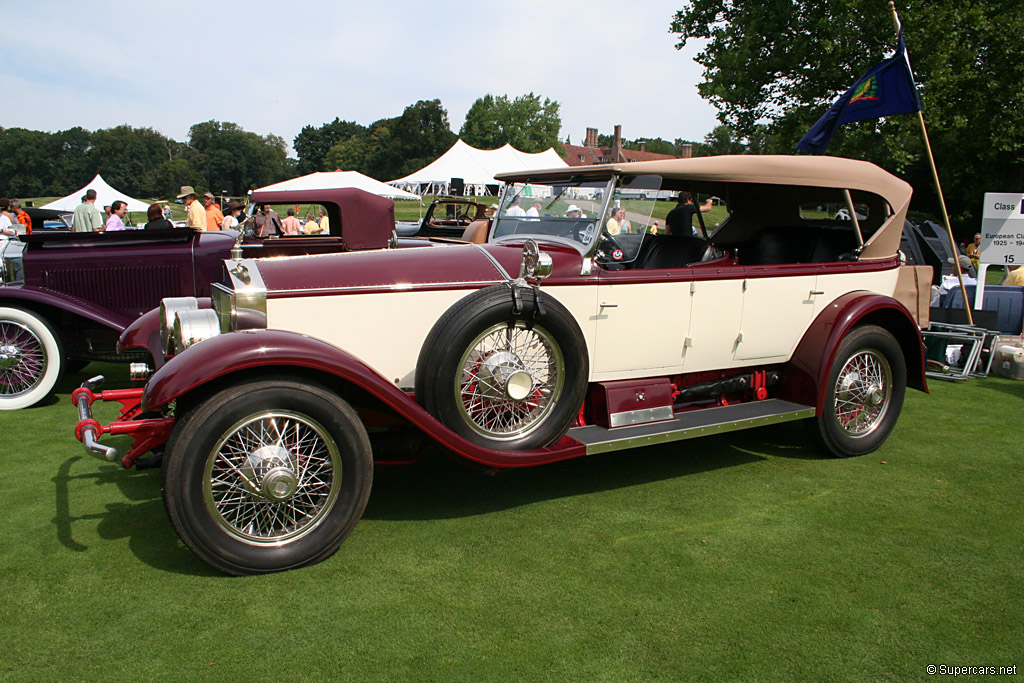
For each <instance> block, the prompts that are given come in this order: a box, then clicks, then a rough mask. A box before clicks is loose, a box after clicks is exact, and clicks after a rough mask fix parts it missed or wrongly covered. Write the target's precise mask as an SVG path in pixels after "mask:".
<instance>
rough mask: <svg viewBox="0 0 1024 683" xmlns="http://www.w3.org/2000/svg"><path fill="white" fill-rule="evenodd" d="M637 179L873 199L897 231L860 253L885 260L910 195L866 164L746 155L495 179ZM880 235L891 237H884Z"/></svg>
mask: <svg viewBox="0 0 1024 683" xmlns="http://www.w3.org/2000/svg"><path fill="white" fill-rule="evenodd" d="M641 175H656V176H660V177H662V178H663V179H664V180H665V182H664V184H663V185H662V189H687V188H688V187H689V186H691V185H692V186H701V185H709V184H723V183H724V184H756V185H787V186H790V187H795V186H803V187H821V188H835V189H838V190H850V191H853V192H856V191H862V192H869V193H872V194H875V195H878V196H880V197H882V198H883V199H885V200H886V201H887V202H888V203H889V206H890V207H892V211H893V213H892V215H891V216H889V218H888V220H886V221H885V225H884V226H882V227H883V228H890V227H892V226H894V225H898V226H899V228H897V229H895V230H888V229H880V230H879V231H878V233H876V234H875V235H874V237H873V238H872V239H871V240H869V246H870V245H873V246H874V248H873V249H872V248H868V249H866V250H865V254H864V256H866V257H868V258H871V257H875V258H878V257H882V256H888V255H891V254H893V253H895V252H896V249H898V248H899V233H900V231H901V230H902V228H903V221H904V219H905V218H906V214H907V208H908V207H909V205H910V197H911V195H912V194H913V189H912V188H911V186H910V185H909V184H908V183H906V182H904V181H903V180H900V179H899V178H897V177H896V176H894V175H892V174H891V173H888V172H887V171H884V170H882V169H881V168H879V167H878V166H876V165H874V164H872V163H870V162H867V161H858V160H856V159H844V158H841V157H830V156H809V155H808V156H786V155H756V154H749V155H727V156H711V157H693V158H690V159H667V160H664V161H638V162H635V163H621V164H599V165H595V166H572V167H569V168H556V169H545V170H537V171H520V172H515V173H502V174H499V175H497V176H495V178H496V179H498V180H501V181H503V182H520V183H530V182H532V183H538V184H542V183H550V182H555V181H559V180H564V181H567V180H570V179H573V180H576V181H579V180H583V179H586V178H595V179H598V178H608V177H609V176H641ZM673 186H677V187H673ZM883 233H892V235H891V236H889V235H886V236H885V237H884V238H883V236H882V235H883Z"/></svg>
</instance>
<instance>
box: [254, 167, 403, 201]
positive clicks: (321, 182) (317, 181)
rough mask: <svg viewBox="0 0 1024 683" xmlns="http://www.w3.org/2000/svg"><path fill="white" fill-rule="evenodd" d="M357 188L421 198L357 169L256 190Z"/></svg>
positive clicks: (313, 175)
mask: <svg viewBox="0 0 1024 683" xmlns="http://www.w3.org/2000/svg"><path fill="white" fill-rule="evenodd" d="M345 188H355V189H357V190H363V191H364V192H369V193H371V194H375V195H378V196H380V197H387V198H388V199H419V198H420V196H419V195H418V194H413V193H411V192H406V191H405V190H399V189H398V188H397V187H391V186H390V185H385V184H384V183H382V182H380V181H379V180H374V179H373V178H371V177H369V176H365V175H363V174H362V173H359V172H357V171H319V172H317V173H310V174H309V175H304V176H299V177H298V178H292V179H291V180H284V181H281V182H280V183H275V184H273V185H267V186H266V187H261V188H260V189H259V190H254V192H268V191H269V192H275V191H279V190H340V189H345Z"/></svg>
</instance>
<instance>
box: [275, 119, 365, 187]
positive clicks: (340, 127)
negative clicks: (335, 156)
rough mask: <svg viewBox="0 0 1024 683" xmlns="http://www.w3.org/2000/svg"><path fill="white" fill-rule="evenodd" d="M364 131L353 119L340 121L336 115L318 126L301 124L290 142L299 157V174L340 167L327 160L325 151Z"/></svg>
mask: <svg viewBox="0 0 1024 683" xmlns="http://www.w3.org/2000/svg"><path fill="white" fill-rule="evenodd" d="M366 133H367V129H366V127H365V126H361V125H359V124H358V123H356V122H355V121H342V120H341V119H339V118H337V117H335V119H334V120H333V121H331V122H330V123H325V124H323V125H322V126H320V127H319V128H314V127H313V126H303V128H302V130H301V131H299V134H298V135H296V136H295V140H294V141H293V142H292V145H293V146H294V147H295V153H296V154H297V155H298V157H299V165H298V172H299V174H300V175H306V174H308V173H315V172H316V171H331V170H334V169H335V168H340V167H339V166H335V165H333V164H330V163H328V162H327V153H328V152H329V151H330V149H331V148H332V147H333V146H334V145H336V144H338V143H339V142H342V141H345V140H351V139H353V138H357V137H363V136H365V135H366ZM345 170H348V169H345Z"/></svg>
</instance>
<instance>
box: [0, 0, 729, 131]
mask: <svg viewBox="0 0 1024 683" xmlns="http://www.w3.org/2000/svg"><path fill="white" fill-rule="evenodd" d="M682 5H683V0H637V1H636V2H633V3H625V2H621V0H618V1H613V0H547V1H539V0H518V1H517V2H512V3H497V2H486V1H478V2H455V1H454V0H434V1H433V2H419V1H414V0H380V1H378V2H365V1H364V2H349V1H348V0H335V1H334V2H327V1H320V0H315V1H307V0H292V1H291V2H287V1H284V2H282V1H278V2H265V1H264V0H249V1H248V2H239V1H236V0H222V1H218V2H207V3H201V2H193V1H192V0H185V1H183V2H162V1H159V0H157V1H152V2H146V1H145V0H143V1H141V2H140V1H139V0H130V1H129V0H90V2H88V3H82V2H81V1H80V0H77V1H75V2H64V1H55V0H40V1H38V2H16V1H15V0H2V1H0V6H2V7H3V9H4V11H3V15H4V23H5V25H6V26H7V27H8V31H12V32H13V34H16V35H18V36H19V37H20V40H19V41H18V44H17V48H16V49H15V48H10V49H5V50H3V51H0V90H2V92H5V93H7V98H6V99H7V102H8V104H7V105H5V106H4V107H2V108H0V126H3V127H8V128H9V127H22V128H30V129H34V130H44V131H58V130H65V129H67V128H71V127H74V126H81V127H83V128H86V129H88V130H96V129H99V128H110V127H112V126H116V125H119V124H123V123H127V124H129V125H131V126H135V127H151V128H154V129H156V130H158V131H160V132H161V133H163V134H164V135H167V136H168V137H171V138H173V139H175V140H179V141H186V140H187V139H188V129H189V127H190V126H191V125H192V124H194V123H199V122H202V121H208V120H211V119H214V120H218V121H231V122H234V123H237V124H239V125H240V126H242V127H243V128H244V129H246V130H248V131H252V132H256V133H259V134H261V135H266V134H269V133H273V134H275V135H279V136H281V137H282V138H284V139H285V141H286V142H287V143H288V144H289V150H290V149H291V148H290V145H291V143H292V140H293V139H294V138H295V135H296V134H298V132H299V131H300V130H301V129H302V127H303V126H305V125H313V126H320V125H322V124H323V123H326V122H329V121H333V120H334V118H335V117H338V118H341V119H342V120H349V121H356V122H358V123H361V124H363V125H368V124H370V123H372V122H373V121H375V120H377V119H380V118H388V117H393V116H399V115H401V113H402V111H403V110H404V109H405V107H406V106H408V105H410V104H413V103H415V102H416V101H417V100H429V99H435V98H436V99H440V100H441V103H442V104H443V105H444V107H445V108H446V109H447V110H448V118H449V121H450V123H451V127H452V130H453V131H454V132H456V133H458V131H459V128H460V127H461V126H462V123H463V120H464V118H465V115H466V112H467V111H468V110H469V108H470V106H471V105H472V104H473V102H474V101H475V100H476V99H477V98H479V97H482V96H483V95H485V94H487V93H491V94H493V95H508V96H509V97H510V98H513V97H516V96H518V95H523V94H526V93H529V92H533V93H534V94H537V95H540V96H541V97H547V98H551V99H552V100H556V101H557V102H559V103H560V105H561V116H562V132H561V139H562V140H565V137H566V136H567V135H568V136H570V137H571V140H572V142H574V143H576V144H579V143H580V142H581V141H582V139H583V136H584V133H585V131H586V128H587V127H595V128H598V130H599V131H600V132H601V133H606V134H611V133H612V129H613V126H615V125H616V124H621V125H622V134H623V136H624V137H625V138H628V139H635V138H637V137H652V138H653V137H661V138H664V139H666V140H674V139H676V138H683V139H687V140H702V139H703V138H704V136H705V135H706V134H707V133H709V132H710V131H711V129H712V128H714V126H715V125H716V120H715V109H714V108H713V107H712V106H711V105H710V104H708V103H707V102H706V101H704V100H702V99H701V98H700V96H699V95H698V94H697V88H696V85H697V83H698V82H699V81H700V80H701V67H700V66H699V65H697V64H696V63H695V62H694V61H693V56H694V54H696V52H697V49H698V48H699V47H700V45H693V46H691V45H688V46H687V47H686V49H685V50H682V51H680V50H676V49H675V47H674V45H675V43H676V42H677V37H676V36H675V35H673V34H671V33H669V32H668V27H669V24H670V23H671V21H672V17H673V15H674V13H675V11H676V10H678V9H679V8H680V7H682ZM12 103H17V106H11V104H12Z"/></svg>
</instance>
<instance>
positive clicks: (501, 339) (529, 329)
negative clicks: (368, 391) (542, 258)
mask: <svg viewBox="0 0 1024 683" xmlns="http://www.w3.org/2000/svg"><path fill="white" fill-rule="evenodd" d="M532 296H533V294H532V293H529V292H525V291H524V292H523V293H522V297H523V298H524V299H527V300H530V301H531V305H532ZM538 296H540V297H541V301H542V306H543V311H544V313H543V315H541V316H540V317H539V319H533V318H532V317H530V318H529V319H528V320H527V319H517V320H515V321H514V323H513V324H512V326H511V327H510V326H509V320H510V318H511V317H512V313H511V311H512V293H511V292H510V290H509V288H508V287H507V286H504V285H499V286H496V287H488V288H487V289H482V290H479V291H477V292H474V293H473V294H470V295H468V296H466V297H465V298H463V299H462V300H461V301H459V302H457V303H456V304H455V305H454V306H452V307H451V308H450V309H449V310H448V311H447V312H446V313H445V314H444V315H443V316H441V319H440V320H438V321H437V323H436V324H435V325H434V327H433V329H431V331H430V334H429V335H427V338H426V340H425V341H424V343H423V349H422V350H421V352H420V356H419V360H418V361H417V363H416V397H417V400H419V401H420V403H421V404H422V405H423V407H424V408H426V409H427V411H428V412H430V413H431V414H432V415H434V416H435V417H437V418H438V419H439V420H441V422H443V423H444V424H445V425H447V426H448V427H449V428H450V429H452V430H453V431H454V432H456V433H458V434H459V435H460V436H462V437H464V438H466V439H468V440H470V441H473V442H474V443H477V444H480V445H482V446H485V447H487V448H495V449H499V450H524V449H530V448H542V447H544V446H548V445H550V444H552V443H554V442H555V441H557V440H558V439H560V438H561V437H562V436H563V435H564V434H565V432H566V431H567V430H568V429H569V427H571V426H572V423H573V421H574V420H575V419H576V416H577V415H578V413H579V409H580V405H581V404H582V403H583V395H584V393H585V391H586V388H587V378H588V368H589V361H588V358H587V348H586V343H585V341H584V340H583V334H582V332H580V330H579V326H578V325H577V324H576V321H575V319H574V318H573V317H572V314H571V313H570V312H569V311H568V310H566V309H565V307H564V306H562V305H561V304H560V303H558V301H556V300H555V299H554V298H552V297H550V296H548V295H547V294H545V293H543V292H540V293H538ZM526 317H527V316H525V315H524V316H520V318H526Z"/></svg>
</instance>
